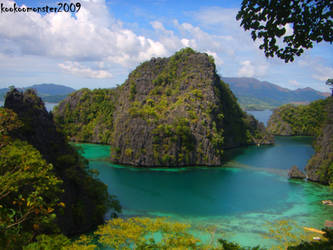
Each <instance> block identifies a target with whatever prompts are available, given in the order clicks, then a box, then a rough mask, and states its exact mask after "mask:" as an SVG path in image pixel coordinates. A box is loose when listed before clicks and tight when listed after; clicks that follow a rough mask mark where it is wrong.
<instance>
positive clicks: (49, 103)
mask: <svg viewBox="0 0 333 250" xmlns="http://www.w3.org/2000/svg"><path fill="white" fill-rule="evenodd" d="M3 105H4V102H3V101H0V107H2V106H3ZM56 105H58V103H51V102H46V103H45V108H46V110H47V111H52V110H53V108H54V107H55V106H56Z"/></svg>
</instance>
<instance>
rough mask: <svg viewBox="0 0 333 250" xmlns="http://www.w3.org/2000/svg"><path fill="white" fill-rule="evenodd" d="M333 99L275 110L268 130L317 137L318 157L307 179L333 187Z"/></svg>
mask: <svg viewBox="0 0 333 250" xmlns="http://www.w3.org/2000/svg"><path fill="white" fill-rule="evenodd" d="M332 114H333V98H332V97H328V98H326V99H325V100H318V101H314V102H312V103H310V104H309V105H299V106H294V105H284V106H282V107H280V108H278V109H276V110H274V113H273V115H272V116H271V118H270V120H269V121H268V127H267V129H268V130H269V131H270V132H272V133H273V134H276V135H310V136H315V137H316V141H315V143H314V149H315V154H314V155H313V157H312V158H311V159H310V160H309V162H308V164H307V166H306V168H305V170H306V174H307V178H308V179H309V180H312V181H316V182H320V183H323V184H330V185H333V117H332Z"/></svg>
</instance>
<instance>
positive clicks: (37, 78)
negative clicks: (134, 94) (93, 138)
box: [0, 0, 333, 91]
mask: <svg viewBox="0 0 333 250" xmlns="http://www.w3.org/2000/svg"><path fill="white" fill-rule="evenodd" d="M62 2H66V1H62ZM72 2H80V3H81V4H82V8H81V10H80V11H79V12H78V13H77V14H76V15H71V14H70V13H64V12H62V13H56V14H55V13H49V14H38V13H15V14H12V13H0V44H1V46H0V88H3V87H8V86H10V85H15V86H17V87H21V86H28V85H32V84H38V83H57V84H64V85H67V86H71V87H73V88H76V89H79V88H82V87H88V88H110V87H114V86H116V84H121V83H123V82H124V81H125V80H126V78H127V76H128V73H129V72H130V71H132V70H133V69H135V67H136V66H137V65H138V64H140V63H141V62H143V61H146V60H149V59H150V58H151V57H166V56H170V55H172V54H173V53H175V52H176V51H178V50H179V49H181V48H183V47H187V46H190V47H192V48H193V49H195V50H197V51H200V52H206V53H208V54H210V55H213V56H214V57H215V62H216V64H217V69H218V73H219V74H220V75H221V76H224V77H254V78H257V79H259V80H265V81H270V82H272V83H275V84H278V85H280V86H282V87H287V88H290V89H296V88H304V87H312V88H314V89H317V90H321V91H328V88H327V86H325V84H324V83H325V81H326V80H327V79H328V78H333V59H332V55H333V47H332V45H331V44H329V43H321V44H316V45H315V46H314V48H313V49H311V50H307V51H306V52H305V53H304V54H303V55H302V56H301V57H299V58H296V60H295V61H294V62H293V63H288V64H286V63H284V61H282V60H280V59H277V58H270V59H267V58H265V56H264V53H263V51H261V50H259V49H258V44H256V43H255V42H253V41H252V40H251V38H250V34H249V32H245V31H244V30H243V29H242V28H241V27H240V26H239V23H238V22H237V21H236V20H235V15H236V13H237V11H238V9H239V8H240V4H241V0H239V1H237V0H232V1H230V0H228V1H223V0H219V1H217V0H216V1H215V0H207V1H187V0H186V1H180V0H178V1H175V0H170V1H169V0H156V1H153V0H142V1H124V0H114V1H112V0H106V1H105V0H77V1H72ZM1 3H3V4H4V5H5V6H8V7H10V6H12V5H13V4H14V1H9V0H2V1H1ZM16 3H17V5H19V6H22V5H25V6H35V7H36V6H37V7H38V6H40V7H43V6H45V5H49V6H50V7H57V5H58V3H59V1H45V0H34V1H24V0H17V1H16Z"/></svg>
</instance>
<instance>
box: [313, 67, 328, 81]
mask: <svg viewBox="0 0 333 250" xmlns="http://www.w3.org/2000/svg"><path fill="white" fill-rule="evenodd" d="M314 70H315V72H316V73H314V74H313V75H312V77H313V78H314V79H317V80H319V81H326V80H327V79H332V78H333V68H332V67H325V66H323V65H318V66H316V67H315V68H314Z"/></svg>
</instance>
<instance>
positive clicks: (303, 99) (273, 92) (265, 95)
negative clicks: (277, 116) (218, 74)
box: [222, 77, 330, 109]
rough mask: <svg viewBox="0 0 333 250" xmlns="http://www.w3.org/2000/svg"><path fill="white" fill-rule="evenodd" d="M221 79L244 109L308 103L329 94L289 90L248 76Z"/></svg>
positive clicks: (305, 89) (311, 90)
mask: <svg viewBox="0 0 333 250" xmlns="http://www.w3.org/2000/svg"><path fill="white" fill-rule="evenodd" d="M222 80H223V81H224V82H226V83H228V84H229V86H230V89H231V90H232V92H233V93H234V94H235V95H236V97H237V98H238V101H239V103H240V104H241V106H242V107H243V108H245V109H266V108H268V109H270V108H274V107H277V106H280V105H283V104H287V103H308V102H312V101H315V100H318V99H323V98H326V97H327V96H329V95H330V93H326V92H320V91H317V90H314V89H312V88H299V89H296V90H290V89H287V88H282V87H280V86H278V85H276V84H273V83H270V82H266V81H259V80H258V79H255V78H248V77H223V78H222Z"/></svg>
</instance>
